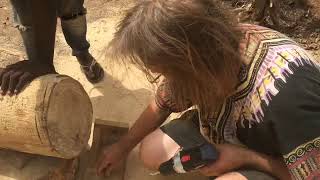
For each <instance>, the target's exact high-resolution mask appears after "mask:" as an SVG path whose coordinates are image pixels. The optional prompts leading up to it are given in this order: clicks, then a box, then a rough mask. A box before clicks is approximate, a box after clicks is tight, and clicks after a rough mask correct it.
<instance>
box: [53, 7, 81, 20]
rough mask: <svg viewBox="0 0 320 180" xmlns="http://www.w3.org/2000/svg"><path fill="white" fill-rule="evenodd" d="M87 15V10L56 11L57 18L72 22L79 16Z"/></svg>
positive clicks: (66, 9) (68, 9)
mask: <svg viewBox="0 0 320 180" xmlns="http://www.w3.org/2000/svg"><path fill="white" fill-rule="evenodd" d="M86 14H87V10H86V9H85V8H72V7H71V8H65V9H60V10H58V17H60V19H61V20H65V21H67V20H72V19H76V18H77V17H79V16H85V15H86Z"/></svg>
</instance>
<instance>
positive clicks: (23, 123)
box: [0, 75, 93, 159]
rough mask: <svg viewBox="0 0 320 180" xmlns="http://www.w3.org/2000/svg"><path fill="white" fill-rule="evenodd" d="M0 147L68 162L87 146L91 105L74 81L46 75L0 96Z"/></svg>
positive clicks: (90, 121) (83, 91)
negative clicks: (14, 94)
mask: <svg viewBox="0 0 320 180" xmlns="http://www.w3.org/2000/svg"><path fill="white" fill-rule="evenodd" d="M0 108H1V110H0V111H1V113H0V147H2V148H8V149H13V150H16V151H21V152H27V153H32V154H40V155H45V156H54V157H61V158H66V159H70V158H73V157H76V156H78V155H79V154H80V152H81V151H82V150H83V149H84V148H86V147H87V145H88V139H89V136H90V131H91V126H92V116H93V115H92V114H93V113H92V105H91V102H90V99H89V97H88V95H87V94H86V92H85V90H84V89H83V87H82V86H81V84H80V83H79V82H77V81H76V80H74V79H72V78H70V77H68V76H62V75H46V76H42V77H40V78H37V79H36V80H34V81H33V82H32V83H31V84H30V85H28V86H27V87H26V89H25V90H24V91H22V92H21V93H20V94H19V95H18V96H16V97H9V96H4V97H0Z"/></svg>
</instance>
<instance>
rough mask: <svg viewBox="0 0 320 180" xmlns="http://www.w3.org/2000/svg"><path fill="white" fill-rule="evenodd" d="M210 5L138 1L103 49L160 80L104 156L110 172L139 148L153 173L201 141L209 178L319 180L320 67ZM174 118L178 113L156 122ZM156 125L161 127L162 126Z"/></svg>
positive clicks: (201, 0)
mask: <svg viewBox="0 0 320 180" xmlns="http://www.w3.org/2000/svg"><path fill="white" fill-rule="evenodd" d="M222 12H223V9H222V8H221V7H220V6H219V5H218V3H217V2H215V3H214V2H212V1H211V0H142V1H140V2H139V3H138V4H137V5H136V6H135V7H133V8H132V9H130V10H129V12H128V14H127V15H126V16H125V18H124V19H123V20H122V21H121V23H120V25H119V28H118V30H117V32H116V33H115V37H114V39H113V41H112V42H111V44H110V47H111V50H113V52H114V53H115V55H116V57H118V58H121V59H122V60H123V61H125V62H127V63H133V64H135V65H137V66H138V67H140V68H141V69H142V70H143V71H144V72H145V73H146V74H147V75H152V74H153V73H160V74H161V75H162V76H163V77H164V78H163V80H162V82H161V83H160V85H159V86H158V90H157V93H156V96H155V100H154V101H152V102H151V104H150V105H149V106H148V107H147V109H146V110H145V111H144V112H143V113H142V114H141V116H140V117H139V119H138V120H137V121H136V122H135V124H134V125H133V127H132V128H131V129H130V131H129V132H128V134H127V135H125V136H124V137H123V138H122V139H121V140H120V141H119V142H117V143H115V144H114V145H112V146H111V147H108V148H107V149H105V151H104V152H103V155H102V158H101V159H100V162H99V163H98V164H99V165H98V168H97V171H98V173H99V174H103V173H104V172H105V171H107V172H110V171H111V170H112V169H113V168H114V167H115V166H116V164H117V163H118V162H119V161H120V160H121V159H122V158H123V157H124V156H123V154H127V153H129V152H130V151H131V150H132V149H133V148H134V147H135V145H137V144H138V143H139V142H141V146H140V156H141V159H142V161H143V163H144V165H145V166H146V167H148V168H150V169H152V170H158V169H159V166H160V165H161V164H162V163H163V162H165V161H167V160H168V159H170V158H172V157H173V156H174V155H175V154H176V152H177V151H179V149H181V148H188V147H192V146H194V145H197V144H201V143H203V142H205V141H209V142H210V143H212V145H213V146H215V147H216V148H217V149H218V151H219V153H220V156H219V159H218V160H217V161H216V162H214V163H212V164H210V165H208V166H206V167H204V168H201V169H200V170H199V171H200V172H201V173H202V174H203V175H205V176H208V177H212V176H214V177H215V178H216V179H220V180H221V179H231V180H235V179H254V180H259V179H296V180H302V179H320V65H319V63H318V62H317V61H316V60H315V59H314V58H313V57H312V56H311V55H310V54H309V53H308V52H306V51H305V50H304V49H303V48H301V47H300V46H299V44H297V43H296V42H294V41H293V40H291V39H290V38H288V37H286V36H285V35H283V34H281V33H279V32H277V31H274V30H272V29H268V28H265V27H261V26H257V25H251V24H236V23H234V22H232V20H231V18H228V17H227V16H226V15H224V14H223V13H222ZM173 112H179V113H182V115H181V117H180V118H178V119H175V120H172V121H170V122H169V123H167V124H165V125H162V124H163V122H164V121H165V120H166V119H167V118H168V116H169V115H170V114H171V113H173ZM161 125H162V126H161Z"/></svg>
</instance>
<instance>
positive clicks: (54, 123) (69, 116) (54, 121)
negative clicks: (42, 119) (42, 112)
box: [47, 78, 93, 158]
mask: <svg viewBox="0 0 320 180" xmlns="http://www.w3.org/2000/svg"><path fill="white" fill-rule="evenodd" d="M49 99H50V100H49V103H48V112H47V130H48V136H49V141H50V143H51V145H52V147H53V148H54V150H55V151H56V152H57V153H59V154H61V155H62V156H63V157H65V158H73V157H75V156H77V155H79V154H80V152H81V151H82V150H83V149H84V148H85V147H86V146H87V144H88V140H89V137H90V130H91V125H92V118H93V117H92V114H93V113H92V111H93V110H92V105H91V102H90V99H89V97H88V96H87V94H86V92H85V90H84V89H83V87H82V86H81V85H80V83H78V82H77V81H75V80H73V79H71V78H66V79H62V80H61V81H60V82H59V83H58V84H56V85H55V86H54V88H53V89H52V92H51V94H50V98H49Z"/></svg>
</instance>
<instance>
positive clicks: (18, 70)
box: [0, 60, 56, 95]
mask: <svg viewBox="0 0 320 180" xmlns="http://www.w3.org/2000/svg"><path fill="white" fill-rule="evenodd" d="M53 73H56V71H55V69H54V67H53V65H44V64H38V63H35V62H32V61H28V60H24V61H20V62H17V63H15V64H12V65H9V66H7V67H6V68H4V69H2V68H0V93H1V94H2V95H6V94H7V93H9V95H13V94H18V93H20V92H21V90H22V88H23V87H24V86H25V85H27V84H28V83H30V82H31V81H32V80H33V79H35V78H37V77H39V76H42V75H45V74H53Z"/></svg>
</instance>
